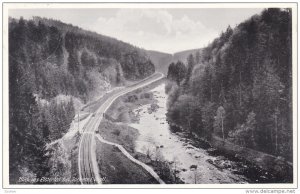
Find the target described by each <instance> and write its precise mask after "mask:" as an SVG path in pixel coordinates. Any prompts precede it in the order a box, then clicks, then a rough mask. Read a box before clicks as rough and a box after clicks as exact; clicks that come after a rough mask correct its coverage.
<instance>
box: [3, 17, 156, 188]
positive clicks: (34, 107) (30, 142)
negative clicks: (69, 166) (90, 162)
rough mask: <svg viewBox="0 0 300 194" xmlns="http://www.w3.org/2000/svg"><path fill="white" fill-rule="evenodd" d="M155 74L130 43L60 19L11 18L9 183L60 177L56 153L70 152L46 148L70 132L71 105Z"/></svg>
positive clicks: (73, 111)
mask: <svg viewBox="0 0 300 194" xmlns="http://www.w3.org/2000/svg"><path fill="white" fill-rule="evenodd" d="M154 71H155V67H154V65H153V64H152V62H151V61H150V60H149V59H148V57H147V56H146V55H145V54H144V51H142V50H141V49H139V48H136V47H134V46H132V45H130V44H127V43H124V42H121V41H118V40H116V39H113V38H109V37H106V36H102V35H99V34H96V33H93V32H89V31H85V30H83V29H80V28H78V27H74V26H72V25H69V24H64V23H62V22H60V21H55V20H50V19H45V18H39V17H35V18H33V20H24V19H23V18H20V19H13V18H10V20H9V171H10V177H9V181H10V183H11V184H16V183H18V181H19V178H20V177H26V178H30V177H35V178H37V180H39V179H40V178H42V177H57V176H58V177H59V175H62V174H61V173H62V172H63V170H62V169H66V168H64V165H66V162H65V160H60V159H59V158H58V157H57V155H63V158H65V159H66V160H69V157H67V156H68V154H69V155H72V154H73V152H71V153H63V152H61V151H60V150H59V149H58V150H57V151H54V150H51V149H50V150H49V149H47V145H48V144H51V142H56V141H57V140H58V139H60V138H61V137H62V136H63V135H64V134H65V133H67V132H68V130H69V128H70V124H71V122H72V121H73V119H74V116H75V114H76V113H78V110H79V109H78V108H77V111H76V110H75V107H74V104H82V103H86V102H88V101H91V100H93V99H94V98H97V97H98V98H99V96H100V95H102V94H104V93H105V92H106V91H107V90H109V89H111V88H112V87H115V86H121V85H125V84H126V82H127V81H129V82H132V81H136V80H140V79H143V78H145V77H147V76H149V75H151V74H153V73H154ZM76 102H78V103H76ZM77 136H79V134H77ZM58 166H59V167H58ZM68 173H70V172H68ZM61 177H63V176H61ZM26 183H28V184H29V183H30V182H26Z"/></svg>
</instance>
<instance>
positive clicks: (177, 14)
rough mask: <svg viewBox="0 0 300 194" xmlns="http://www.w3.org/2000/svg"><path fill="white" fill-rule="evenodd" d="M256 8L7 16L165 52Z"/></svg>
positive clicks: (195, 42)
mask: <svg viewBox="0 0 300 194" xmlns="http://www.w3.org/2000/svg"><path fill="white" fill-rule="evenodd" d="M261 11H262V9H257V8H251V9H250V8H249V9H248V8H239V9H236V8H195V9H180V8H177V9H129V8H122V9H110V8H109V9H103V8H102V9H101V8H94V9H91V8H89V9H86V8H84V9H74V8H73V9H14V10H9V13H8V14H9V16H11V17H14V18H19V17H21V16H22V17H24V18H25V19H30V18H32V17H33V16H40V17H46V18H52V19H58V20H61V21H62V22H65V23H71V24H72V25H75V26H79V27H81V28H83V29H86V30H91V31H94V32H97V33H99V34H103V35H107V36H110V37H114V38H117V39H119V40H122V41H124V42H128V43H131V44H133V45H135V46H138V47H141V48H144V49H147V50H156V51H161V52H166V53H170V54H172V53H175V52H178V51H183V50H188V49H195V48H202V47H205V46H207V44H208V43H210V42H212V40H213V39H215V38H217V37H218V36H219V35H220V34H221V32H222V31H225V30H226V28H227V27H228V26H229V25H230V26H231V27H235V26H236V25H238V24H239V23H241V22H243V21H244V20H246V19H248V18H249V17H251V16H252V15H255V14H259V13H260V12H261Z"/></svg>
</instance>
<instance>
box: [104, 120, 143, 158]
mask: <svg viewBox="0 0 300 194" xmlns="http://www.w3.org/2000/svg"><path fill="white" fill-rule="evenodd" d="M99 133H100V134H101V136H102V137H103V138H104V139H106V140H108V141H110V142H114V143H117V144H120V145H123V147H124V148H125V149H126V150H127V151H128V152H130V153H133V152H134V147H135V144H134V142H135V140H136V139H137V137H138V130H137V129H135V128H132V127H129V126H128V125H125V124H122V123H113V122H112V121H109V120H107V119H103V120H102V122H101V124H100V126H99Z"/></svg>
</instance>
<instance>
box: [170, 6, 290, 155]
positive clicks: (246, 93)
mask: <svg viewBox="0 0 300 194" xmlns="http://www.w3.org/2000/svg"><path fill="white" fill-rule="evenodd" d="M291 22H292V21H291V10H289V9H275V8H274V9H266V10H264V11H263V12H262V13H261V14H260V15H254V16H252V17H251V18H250V19H248V20H246V21H245V22H243V23H241V24H239V25H238V26H236V27H235V28H234V29H232V28H231V27H230V26H229V27H228V28H227V30H226V31H225V32H223V33H222V34H221V35H220V37H219V38H216V39H215V40H214V41H213V42H212V43H211V44H209V45H208V46H207V47H206V48H204V49H202V50H201V51H200V52H199V53H197V54H196V55H190V56H189V57H188V58H187V63H186V64H184V63H182V62H180V61H179V62H177V63H171V64H170V66H169V69H168V75H167V77H168V80H169V81H168V83H167V85H166V91H167V92H168V94H169V99H168V114H167V118H168V121H169V122H170V123H172V124H173V125H174V126H176V129H177V130H184V131H187V132H190V133H193V134H197V135H198V136H200V137H202V138H205V139H207V140H210V139H211V137H212V136H218V137H220V138H222V139H223V140H225V141H229V142H232V143H234V144H237V145H240V146H243V147H247V148H251V149H255V150H259V151H262V152H266V153H269V154H272V155H276V156H281V157H284V158H286V159H287V160H289V161H292V145H293V142H292V139H293V136H292V34H291V33H292V32H291ZM199 35H200V34H199Z"/></svg>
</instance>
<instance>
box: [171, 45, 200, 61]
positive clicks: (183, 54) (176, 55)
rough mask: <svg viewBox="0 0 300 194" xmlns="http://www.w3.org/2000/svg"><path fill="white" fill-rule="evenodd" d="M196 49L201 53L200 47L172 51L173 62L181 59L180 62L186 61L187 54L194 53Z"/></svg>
mask: <svg viewBox="0 0 300 194" xmlns="http://www.w3.org/2000/svg"><path fill="white" fill-rule="evenodd" d="M197 51H199V52H200V53H201V52H202V49H200V48H199V49H191V50H185V51H181V52H177V53H174V55H173V62H177V61H182V62H184V63H186V62H187V58H188V56H189V55H190V54H193V55H195V54H196V53H197Z"/></svg>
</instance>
